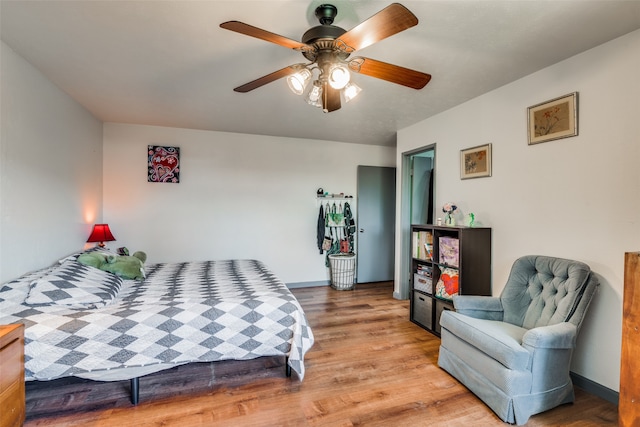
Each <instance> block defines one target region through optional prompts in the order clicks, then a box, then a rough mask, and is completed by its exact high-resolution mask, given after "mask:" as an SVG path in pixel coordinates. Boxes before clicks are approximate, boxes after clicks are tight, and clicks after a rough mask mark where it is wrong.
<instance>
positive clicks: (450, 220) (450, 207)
mask: <svg viewBox="0 0 640 427" xmlns="http://www.w3.org/2000/svg"><path fill="white" fill-rule="evenodd" d="M456 209H458V207H457V206H456V205H455V204H454V203H452V202H449V203H445V204H444V206H443V207H442V212H444V213H446V216H445V217H444V224H445V225H456V219H455V218H454V217H453V212H454V211H455V210H456Z"/></svg>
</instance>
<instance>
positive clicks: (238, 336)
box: [0, 260, 314, 380]
mask: <svg viewBox="0 0 640 427" xmlns="http://www.w3.org/2000/svg"><path fill="white" fill-rule="evenodd" d="M145 270H146V276H147V277H146V279H145V280H143V281H133V280H125V281H124V282H123V286H122V288H121V289H120V292H119V293H118V295H117V296H116V298H115V299H114V301H113V302H112V303H110V304H109V305H107V306H105V307H102V308H96V309H78V308H75V309H74V308H69V307H64V306H60V305H28V304H26V303H25V302H24V301H25V299H26V298H27V296H28V292H29V284H30V283H31V282H33V280H34V279H37V277H38V275H42V274H46V271H48V270H41V271H40V272H36V273H32V274H30V275H25V276H23V277H22V278H20V279H18V280H16V281H13V282H9V283H7V284H5V285H2V286H0V324H7V323H18V322H22V323H24V324H25V378H26V380H50V379H55V378H60V377H65V376H74V375H78V374H82V373H87V372H97V371H106V370H114V369H119V368H130V367H143V366H149V365H155V364H170V365H180V364H184V363H189V362H210V361H216V360H226V359H235V360H244V359H253V358H256V357H260V356H274V355H285V356H288V363H289V365H290V366H291V368H292V369H293V370H294V371H296V373H297V374H298V377H299V378H300V380H302V379H303V378H304V373H305V369H304V355H305V353H306V352H307V351H308V350H309V349H310V348H311V346H312V345H313V341H314V338H313V334H312V332H311V328H310V327H309V325H308V323H307V319H306V317H305V314H304V312H303V310H302V308H301V307H300V305H299V303H298V301H297V300H296V299H295V297H294V296H293V294H291V292H290V291H289V290H288V289H287V287H286V285H285V284H284V283H282V281H280V280H279V279H278V278H277V277H276V276H275V275H274V274H273V273H271V272H270V271H269V270H268V269H267V268H266V267H265V266H264V264H263V263H261V262H259V261H255V260H228V261H203V262H185V263H163V264H149V265H147V266H146V267H145Z"/></svg>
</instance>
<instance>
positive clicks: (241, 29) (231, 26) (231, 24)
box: [220, 21, 312, 51]
mask: <svg viewBox="0 0 640 427" xmlns="http://www.w3.org/2000/svg"><path fill="white" fill-rule="evenodd" d="M220 27H222V28H224V29H225V30H230V31H235V32H236V33H240V34H244V35H247V36H251V37H255V38H258V39H262V40H265V41H268V42H271V43H275V44H277V45H280V46H283V47H286V48H289V49H295V50H300V51H305V50H312V47H311V46H309V45H308V44H305V43H300V42H299V41H296V40H293V39H289V38H287V37H284V36H280V35H278V34H275V33H271V32H269V31H266V30H263V29H261V28H258V27H254V26H253V25H249V24H245V23H244V22H239V21H228V22H223V23H222V24H220Z"/></svg>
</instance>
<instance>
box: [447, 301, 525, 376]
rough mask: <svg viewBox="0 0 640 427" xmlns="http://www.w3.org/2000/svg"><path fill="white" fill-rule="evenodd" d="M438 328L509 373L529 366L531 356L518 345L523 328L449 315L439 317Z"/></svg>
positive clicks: (461, 315)
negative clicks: (471, 347)
mask: <svg viewBox="0 0 640 427" xmlns="http://www.w3.org/2000/svg"><path fill="white" fill-rule="evenodd" d="M440 326H442V328H445V329H447V330H449V331H450V332H451V333H452V334H453V335H455V336H457V337H458V338H459V339H461V340H464V341H466V342H467V343H469V344H470V345H472V346H473V347H475V348H477V349H479V350H480V351H482V352H483V353H485V354H487V355H489V356H490V357H492V358H493V359H495V360H497V361H498V362H500V363H501V364H502V365H504V366H505V367H507V368H509V369H515V370H525V369H528V367H529V366H530V359H531V354H530V353H529V351H527V350H526V349H525V348H524V347H522V345H521V344H522V336H523V335H524V334H525V333H526V332H527V329H525V328H521V327H519V326H516V325H513V324H511V323H506V322H501V321H496V320H485V319H476V318H473V317H469V316H465V315H463V314H460V313H456V312H453V311H444V312H443V313H442V317H441V318H440Z"/></svg>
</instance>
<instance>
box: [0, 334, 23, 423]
mask: <svg viewBox="0 0 640 427" xmlns="http://www.w3.org/2000/svg"><path fill="white" fill-rule="evenodd" d="M24 418H25V395H24V325H22V324H19V325H0V427H14V426H15V427H19V426H21V425H22V424H23V423H24Z"/></svg>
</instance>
